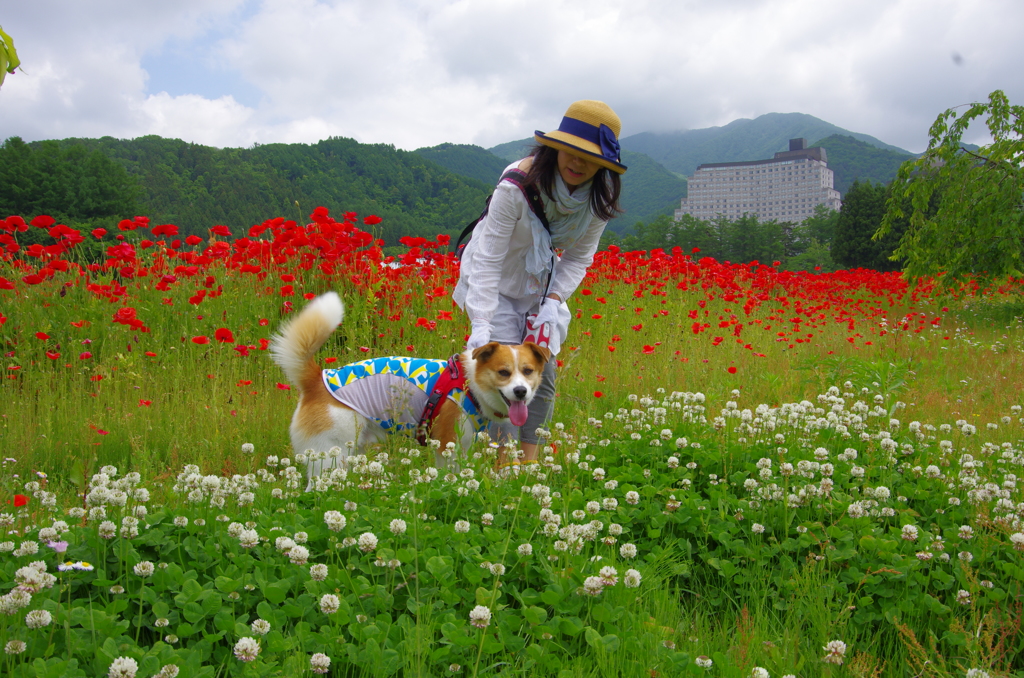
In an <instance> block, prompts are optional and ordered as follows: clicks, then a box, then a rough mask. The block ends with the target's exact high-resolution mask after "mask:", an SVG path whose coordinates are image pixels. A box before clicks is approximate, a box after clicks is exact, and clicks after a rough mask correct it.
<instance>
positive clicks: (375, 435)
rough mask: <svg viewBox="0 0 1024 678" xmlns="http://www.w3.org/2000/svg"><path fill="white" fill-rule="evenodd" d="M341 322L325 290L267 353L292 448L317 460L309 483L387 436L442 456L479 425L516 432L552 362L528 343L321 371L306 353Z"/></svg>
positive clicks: (337, 302) (340, 311)
mask: <svg viewBox="0 0 1024 678" xmlns="http://www.w3.org/2000/svg"><path fill="white" fill-rule="evenodd" d="M343 316H344V306H343V305H342V303H341V299H340V298H339V297H338V295H337V294H335V293H334V292H328V293H327V294H324V295H323V296H320V297H317V298H316V299H314V300H313V301H311V302H310V303H309V304H308V305H307V306H306V307H305V308H304V309H303V310H302V312H301V313H300V314H299V315H298V316H297V317H296V318H294V319H292V320H290V321H289V322H287V323H286V324H284V325H283V326H282V327H281V329H280V332H279V333H278V334H277V335H276V336H275V337H274V338H273V340H272V342H271V345H270V353H271V356H272V358H273V360H274V362H275V363H277V364H278V365H280V366H281V369H283V370H284V373H285V375H286V376H287V378H288V381H289V382H290V383H291V384H292V385H293V386H295V387H296V388H297V389H298V391H299V404H298V407H296V409H295V414H294V415H293V416H292V423H291V429H290V432H291V441H292V449H293V450H294V451H295V453H296V454H298V453H301V452H307V451H308V450H312V451H313V452H314V453H316V454H313V455H310V456H311V457H312V460H311V461H310V463H309V465H308V467H307V468H308V476H309V479H310V482H311V483H312V479H313V477H314V476H318V475H320V474H321V473H323V471H325V470H327V469H330V468H331V467H333V466H334V465H335V464H336V463H337V460H338V459H339V458H344V457H345V456H347V455H348V454H350V453H354V451H356V450H358V449H359V448H361V447H362V446H363V445H365V444H367V443H373V442H378V441H380V440H382V439H383V437H384V436H385V435H386V434H387V433H389V432H392V431H400V430H414V431H416V432H417V433H418V434H419V435H418V437H419V440H420V442H425V440H426V436H428V435H429V438H431V439H434V440H438V441H440V443H441V449H444V448H445V446H447V444H448V443H455V444H456V445H457V446H458V445H461V447H462V449H466V448H468V447H469V445H470V444H471V442H472V440H473V437H474V436H475V434H476V433H477V432H478V431H481V430H483V429H484V428H486V426H487V422H488V421H501V420H505V419H507V420H509V421H511V423H512V424H514V425H516V426H522V425H523V424H524V423H525V422H526V416H527V414H528V409H527V408H528V405H529V403H530V401H531V400H533V397H534V395H536V393H537V387H538V385H539V384H540V379H541V372H543V370H544V365H545V364H546V363H547V362H548V361H549V360H550V359H551V352H550V351H549V350H548V349H547V348H544V347H541V346H537V345H536V344H532V343H526V344H523V345H521V346H505V345H501V344H498V343H495V342H491V343H489V344H486V345H484V346H481V347H480V348H477V349H475V350H473V351H465V352H463V353H462V354H461V355H457V356H452V358H451V359H449V360H430V359H423V358H404V357H387V358H373V359H370V360H364V361H360V362H357V363H352V364H349V365H346V366H344V367H341V368H338V369H323V368H321V366H320V365H319V364H318V363H317V362H316V360H315V359H314V355H315V354H316V352H317V351H318V350H319V349H320V347H321V346H322V345H323V344H324V342H326V341H327V339H328V338H329V337H330V336H331V334H332V333H333V332H334V330H335V329H336V328H337V327H338V325H339V324H340V323H341V321H342V317H343ZM332 450H333V454H332V453H331V452H332ZM339 450H340V452H339ZM325 453H327V454H325Z"/></svg>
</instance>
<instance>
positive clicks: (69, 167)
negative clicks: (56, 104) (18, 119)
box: [0, 137, 139, 244]
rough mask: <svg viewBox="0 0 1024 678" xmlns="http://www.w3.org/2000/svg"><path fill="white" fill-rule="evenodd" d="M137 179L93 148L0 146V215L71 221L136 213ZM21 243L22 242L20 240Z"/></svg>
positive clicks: (51, 144)
mask: <svg viewBox="0 0 1024 678" xmlns="http://www.w3.org/2000/svg"><path fill="white" fill-rule="evenodd" d="M138 193H139V187H138V182H137V180H136V179H135V177H132V176H130V175H129V174H128V172H127V171H126V170H125V169H124V167H122V166H121V165H119V164H118V163H116V162H114V161H112V160H111V159H110V158H108V157H107V156H106V155H105V154H104V153H102V152H101V151H99V150H89V149H87V148H86V147H85V146H81V145H70V146H62V145H61V144H59V143H58V142H55V141H44V142H41V143H38V144H26V143H25V142H24V141H22V140H21V139H20V138H19V137H11V138H10V139H8V140H7V141H5V142H4V143H3V145H0V214H2V215H3V216H4V217H6V216H9V215H12V214H17V215H25V216H35V215H37V214H49V215H50V216H52V217H54V218H56V219H58V220H62V221H67V222H69V223H71V224H75V223H85V222H91V221H93V220H96V219H102V218H105V217H111V218H118V219H124V218H130V217H132V216H135V214H136V213H137V212H136V210H137V208H138V204H137V202H136V196H137V195H138ZM23 244H24V243H23Z"/></svg>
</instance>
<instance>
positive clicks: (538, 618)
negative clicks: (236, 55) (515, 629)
mask: <svg viewBox="0 0 1024 678" xmlns="http://www.w3.org/2000/svg"><path fill="white" fill-rule="evenodd" d="M522 613H523V618H524V619H526V621H528V622H529V623H530V624H531V625H533V626H536V625H537V624H543V623H544V622H545V621H546V620H547V618H548V611H547V610H545V609H544V608H543V607H537V606H535V605H532V606H530V607H524V608H523V609H522Z"/></svg>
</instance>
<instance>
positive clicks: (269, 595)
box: [263, 579, 291, 605]
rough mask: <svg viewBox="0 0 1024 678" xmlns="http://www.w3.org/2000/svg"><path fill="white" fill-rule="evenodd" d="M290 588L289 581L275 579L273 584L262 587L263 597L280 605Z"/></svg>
mask: <svg viewBox="0 0 1024 678" xmlns="http://www.w3.org/2000/svg"><path fill="white" fill-rule="evenodd" d="M290 590H291V582H290V581H288V580H286V579H282V580H280V581H276V582H274V583H273V584H267V585H266V586H264V587H263V597H264V598H266V599H267V600H269V601H270V602H272V603H274V604H275V605H280V604H281V603H283V602H284V599H285V598H287V597H288V592H289V591H290Z"/></svg>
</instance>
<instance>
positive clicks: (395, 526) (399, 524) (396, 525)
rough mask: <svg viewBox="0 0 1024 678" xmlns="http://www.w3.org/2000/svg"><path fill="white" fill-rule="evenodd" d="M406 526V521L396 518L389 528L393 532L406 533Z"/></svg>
mask: <svg viewBox="0 0 1024 678" xmlns="http://www.w3.org/2000/svg"><path fill="white" fill-rule="evenodd" d="M406 527H407V526H406V524H405V521H404V520H402V519H401V518H395V519H394V520H392V521H391V524H390V525H388V529H389V530H391V534H405V530H406Z"/></svg>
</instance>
